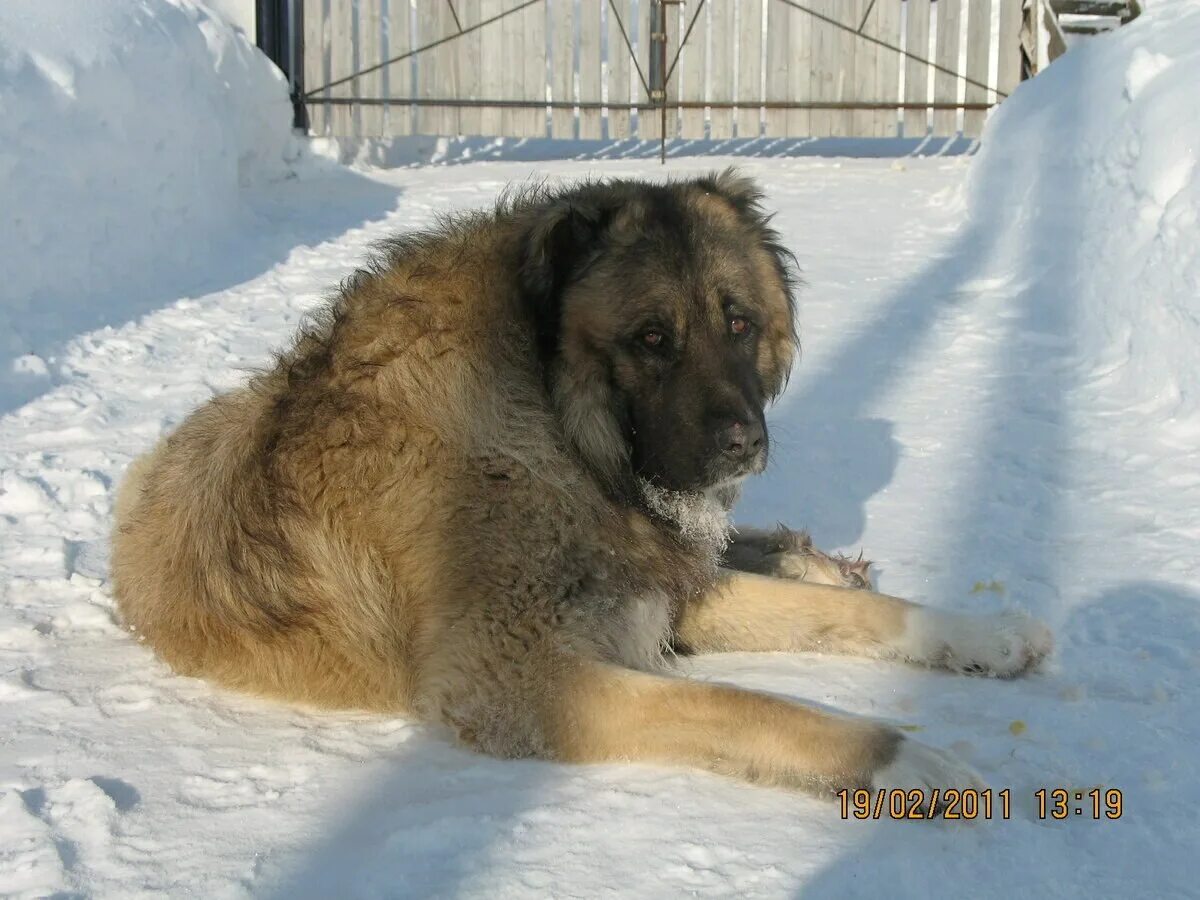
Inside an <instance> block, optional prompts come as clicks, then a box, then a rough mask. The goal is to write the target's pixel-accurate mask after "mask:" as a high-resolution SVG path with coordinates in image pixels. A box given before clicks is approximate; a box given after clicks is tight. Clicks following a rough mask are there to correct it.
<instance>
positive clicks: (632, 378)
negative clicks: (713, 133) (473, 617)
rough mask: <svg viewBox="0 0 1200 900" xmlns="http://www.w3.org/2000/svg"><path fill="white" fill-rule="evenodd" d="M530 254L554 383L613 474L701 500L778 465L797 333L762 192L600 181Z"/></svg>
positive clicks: (593, 458) (558, 400)
mask: <svg viewBox="0 0 1200 900" xmlns="http://www.w3.org/2000/svg"><path fill="white" fill-rule="evenodd" d="M523 252H524V256H525V259H524V265H523V267H522V276H523V285H522V289H523V290H524V292H525V293H526V295H527V297H528V298H529V299H530V302H531V310H532V314H533V318H534V324H535V328H536V330H537V334H538V338H539V348H540V353H541V356H542V360H543V365H544V367H545V372H546V380H547V386H548V389H549V390H550V392H551V395H552V397H553V399H554V402H555V405H556V407H557V409H558V412H559V415H560V417H561V419H562V423H563V428H564V431H565V433H566V435H567V437H568V438H569V439H570V440H571V441H572V443H573V444H574V445H575V447H576V448H577V449H578V450H579V452H580V454H581V455H582V456H583V458H584V460H585V462H587V463H588V464H589V465H590V466H591V467H592V469H593V470H594V471H595V472H596V473H597V474H598V475H600V476H601V477H602V478H603V479H604V480H605V481H606V482H607V483H609V484H610V485H612V486H613V487H614V488H617V489H620V488H621V487H622V486H624V485H628V483H629V482H631V481H636V480H637V479H642V480H645V481H647V482H649V483H650V484H652V485H654V486H656V487H660V488H663V489H666V490H670V491H691V492H698V491H705V490H708V489H710V488H715V487H719V486H722V485H729V484H733V483H736V482H737V481H738V480H740V479H741V478H743V477H744V476H746V475H749V474H753V473H757V472H761V471H762V470H763V468H765V466H766V462H767V454H768V449H769V437H768V434H767V426H766V421H765V416H764V406H765V404H766V403H767V402H768V401H769V400H770V399H771V398H772V397H773V396H774V395H775V394H776V393H777V392H778V391H779V390H780V388H781V386H782V384H783V382H784V380H785V378H786V376H787V372H788V370H789V368H790V365H791V362H792V357H793V354H794V350H795V342H796V337H795V331H794V328H793V320H792V316H793V313H792V297H791V290H790V286H791V280H790V266H789V262H790V256H789V255H788V254H787V252H786V251H785V250H783V249H782V248H781V247H780V245H779V243H778V240H777V236H776V235H775V233H774V232H773V231H772V230H771V229H770V228H769V227H768V226H767V222H766V218H765V217H764V216H763V214H762V213H761V211H760V209H759V205H758V195H757V193H756V192H755V191H754V189H753V187H752V186H751V185H750V184H749V183H748V182H746V181H743V180H741V179H738V178H736V177H734V176H732V175H729V174H724V175H721V176H716V177H712V178H707V179H700V180H698V181H692V182H679V183H675V184H670V185H646V184H636V183H625V182H615V183H610V184H593V185H587V186H585V187H583V188H580V189H577V191H575V192H573V193H571V194H569V195H565V196H563V197H562V198H560V199H559V200H558V201H557V202H555V203H554V204H552V205H550V206H549V207H548V208H546V209H544V210H541V211H540V214H539V215H538V216H537V217H536V218H535V220H534V222H533V223H532V225H531V227H530V229H529V234H528V236H527V238H526V241H525V244H524V250H523Z"/></svg>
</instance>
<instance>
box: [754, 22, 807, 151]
mask: <svg viewBox="0 0 1200 900" xmlns="http://www.w3.org/2000/svg"><path fill="white" fill-rule="evenodd" d="M793 14H797V15H799V13H798V12H797V11H796V10H794V9H792V8H790V7H788V6H784V5H783V4H782V3H779V2H776V0H772V2H769V3H767V57H766V60H765V67H766V85H767V93H766V98H767V100H768V101H785V102H786V101H788V100H791V99H792V97H791V85H789V84H788V70H789V68H791V66H793V65H795V60H793V59H792V56H791V39H792V34H791V31H790V30H789V24H790V20H791V17H792V15H793ZM787 117H788V111H787V110H786V109H769V108H768V109H765V110H764V111H763V133H764V134H765V135H766V136H767V137H784V136H786V135H787V133H788V122H787Z"/></svg>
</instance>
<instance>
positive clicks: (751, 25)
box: [737, 0, 763, 138]
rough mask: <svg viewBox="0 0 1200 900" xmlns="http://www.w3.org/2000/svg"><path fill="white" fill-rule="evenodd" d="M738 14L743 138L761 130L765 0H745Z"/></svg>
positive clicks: (739, 121)
mask: <svg viewBox="0 0 1200 900" xmlns="http://www.w3.org/2000/svg"><path fill="white" fill-rule="evenodd" d="M740 7H741V8H740V10H739V12H740V16H739V17H738V86H737V95H738V104H739V105H738V113H737V133H738V137H740V138H756V137H758V136H759V135H760V133H761V128H762V109H761V107H760V106H759V101H760V100H762V95H763V90H762V74H763V72H762V63H763V58H762V37H763V31H762V27H763V0H741V3H740Z"/></svg>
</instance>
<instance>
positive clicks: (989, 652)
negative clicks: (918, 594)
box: [938, 612, 1054, 678]
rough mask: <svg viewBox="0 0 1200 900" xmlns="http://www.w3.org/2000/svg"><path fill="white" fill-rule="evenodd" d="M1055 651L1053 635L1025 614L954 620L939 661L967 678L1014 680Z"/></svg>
mask: <svg viewBox="0 0 1200 900" xmlns="http://www.w3.org/2000/svg"><path fill="white" fill-rule="evenodd" d="M1053 649H1054V635H1053V634H1052V633H1051V631H1050V629H1049V628H1047V627H1046V626H1045V625H1044V624H1042V623H1041V622H1039V621H1038V620H1037V619H1034V618H1031V617H1030V616H1027V615H1025V614H1024V613H1019V612H1009V613H1001V614H1000V615H994V616H954V617H953V618H952V619H950V620H949V621H948V622H947V628H946V633H945V635H944V644H943V647H942V652H941V657H942V658H941V659H940V660H938V661H939V662H940V663H941V664H942V665H944V666H945V667H946V668H948V669H952V670H954V671H956V672H962V673H964V674H966V675H990V676H993V677H996V678H1013V677H1015V676H1017V675H1023V674H1024V673H1026V672H1028V671H1029V670H1030V669H1032V668H1034V667H1035V666H1037V665H1038V664H1039V663H1040V662H1041V661H1042V660H1043V659H1045V658H1046V657H1047V656H1049V655H1050V652H1051V651H1052V650H1053Z"/></svg>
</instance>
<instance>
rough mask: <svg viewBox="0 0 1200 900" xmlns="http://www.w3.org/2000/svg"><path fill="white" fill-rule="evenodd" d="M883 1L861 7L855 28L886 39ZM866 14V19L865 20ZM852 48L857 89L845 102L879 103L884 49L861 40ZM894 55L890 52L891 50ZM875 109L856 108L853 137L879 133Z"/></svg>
mask: <svg viewBox="0 0 1200 900" xmlns="http://www.w3.org/2000/svg"><path fill="white" fill-rule="evenodd" d="M881 2H882V0H876V2H875V3H872V4H871V5H870V6H865V7H860V8H858V9H855V10H854V22H853V24H854V25H858V24H859V23H861V24H862V33H863V34H867V35H870V36H871V37H876V38H877V37H882V35H881V34H880V33H879V26H880V23H879V16H880V9H879V6H880V3H881ZM864 14H865V15H866V19H865V20H864V19H863V18H862V17H863V15H864ZM852 47H853V48H854V81H853V82H852V85H853V89H852V91H851V92H850V93H849V94H848V95H843V96H842V98H841V99H843V100H863V101H865V100H878V99H879V98H878V97H877V96H876V94H877V88H878V85H879V80H878V76H877V73H878V71H879V51H880V50H882V49H883V48H882V47H880V46H879V45H878V44H874V43H871V42H870V41H864V40H862V39H861V38H854V39H853V43H852ZM889 52H890V51H889ZM875 112H876V111H875V110H873V109H856V110H855V111H854V112H853V113H852V114H851V116H850V121H851V128H850V132H849V133H850V135H852V136H854V137H871V136H872V135H874V134H875V119H876V114H875Z"/></svg>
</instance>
